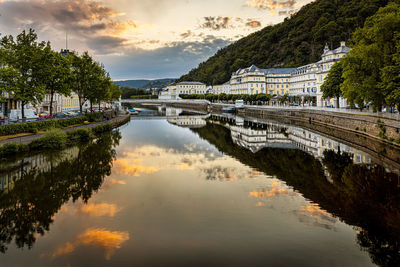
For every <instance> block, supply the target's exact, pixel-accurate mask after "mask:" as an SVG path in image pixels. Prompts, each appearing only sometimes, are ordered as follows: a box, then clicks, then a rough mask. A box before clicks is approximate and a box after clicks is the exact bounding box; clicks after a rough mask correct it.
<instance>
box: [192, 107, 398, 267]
mask: <svg viewBox="0 0 400 267" xmlns="http://www.w3.org/2000/svg"><path fill="white" fill-rule="evenodd" d="M238 121H239V123H236V122H235V121H234V120H230V119H229V118H226V117H224V116H218V115H217V116H216V115H214V116H213V118H212V119H211V120H209V121H208V123H207V125H206V126H205V127H203V128H200V129H192V131H193V132H196V133H197V134H198V135H199V136H200V137H201V138H204V139H205V140H207V141H209V142H210V143H211V144H213V145H214V146H216V147H217V148H218V149H219V150H220V151H221V152H223V153H225V154H228V155H230V156H232V157H234V158H236V159H238V160H239V161H240V162H242V163H244V164H246V165H248V166H251V167H253V168H255V169H257V170H259V171H261V172H264V173H265V174H267V175H272V176H275V177H277V178H278V179H279V180H281V181H284V182H285V183H286V184H287V185H288V186H290V187H292V188H293V189H294V192H300V193H301V194H302V195H303V196H304V197H306V198H307V199H310V200H311V201H312V202H313V203H318V206H314V205H311V206H310V205H308V206H304V208H303V210H302V213H303V214H308V215H309V216H312V217H323V218H325V219H327V220H328V221H329V220H331V218H330V217H329V216H327V212H329V213H330V214H332V215H334V216H337V217H338V218H340V219H341V220H342V221H345V222H346V223H348V224H350V225H353V226H356V227H358V229H359V230H358V234H357V240H358V244H359V245H360V247H361V248H362V249H364V250H366V251H368V252H369V254H370V256H371V258H372V260H373V262H374V263H375V264H378V265H380V266H398V265H399V264H400V246H399V241H400V225H399V224H398V222H399V221H400V184H399V176H398V174H397V172H398V170H397V169H396V168H390V166H385V167H384V166H381V165H379V164H376V163H375V162H374V161H373V159H372V158H371V157H370V155H368V154H367V153H365V152H363V151H361V150H358V149H355V148H353V147H351V146H348V145H345V144H342V143H340V142H337V141H334V140H332V139H330V138H328V137H325V136H322V135H319V134H316V133H314V132H311V131H308V130H305V129H301V128H298V127H293V126H288V125H284V124H278V123H259V122H254V121H246V122H243V121H242V120H238ZM286 194H288V191H287V190H285V189H282V188H279V186H278V184H272V185H271V186H270V187H268V188H262V189H259V190H257V191H254V192H250V196H252V197H256V198H258V199H260V200H261V201H260V202H258V203H257V205H259V206H264V205H265V203H264V202H265V200H266V199H268V198H270V197H274V196H276V195H286ZM326 227H328V228H329V227H330V226H328V225H326Z"/></svg>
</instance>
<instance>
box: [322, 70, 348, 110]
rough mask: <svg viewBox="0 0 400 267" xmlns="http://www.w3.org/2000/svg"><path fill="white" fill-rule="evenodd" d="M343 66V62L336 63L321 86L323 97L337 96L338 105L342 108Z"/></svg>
mask: <svg viewBox="0 0 400 267" xmlns="http://www.w3.org/2000/svg"><path fill="white" fill-rule="evenodd" d="M342 75H343V66H342V63H341V62H337V63H335V64H334V65H333V66H332V68H331V70H330V71H329V73H328V76H327V77H326V79H325V82H324V84H323V85H322V86H321V91H322V93H323V95H322V96H323V98H325V99H329V98H336V105H337V106H336V107H337V108H340V103H339V98H340V97H341V96H342V91H341V90H340V86H341V84H342V83H343V81H344V79H343V78H342Z"/></svg>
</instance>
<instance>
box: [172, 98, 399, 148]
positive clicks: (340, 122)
mask: <svg viewBox="0 0 400 267" xmlns="http://www.w3.org/2000/svg"><path fill="white" fill-rule="evenodd" d="M166 105H168V106H171V107H177V108H184V109H185V108H186V109H194V110H198V111H202V112H221V109H222V108H224V107H227V106H229V105H227V104H218V103H212V104H206V103H190V102H188V103H182V102H180V103H178V102H177V103H166ZM237 114H238V115H240V116H251V117H256V118H278V119H279V118H281V119H290V120H294V121H299V122H302V123H306V124H316V125H319V126H322V127H326V128H331V129H334V130H338V129H340V130H342V131H348V132H351V133H353V134H357V135H359V136H366V137H369V138H372V139H376V140H379V141H381V142H386V143H392V144H394V145H396V146H399V147H400V116H393V117H392V118H390V117H382V116H378V115H374V114H372V113H371V114H369V113H361V112H360V113H350V112H345V111H343V112H340V111H336V110H334V109H332V111H326V110H312V109H301V108H289V107H282V108H278V107H267V106H251V107H250V106H246V107H244V108H241V109H238V110H237ZM396 117H397V118H396Z"/></svg>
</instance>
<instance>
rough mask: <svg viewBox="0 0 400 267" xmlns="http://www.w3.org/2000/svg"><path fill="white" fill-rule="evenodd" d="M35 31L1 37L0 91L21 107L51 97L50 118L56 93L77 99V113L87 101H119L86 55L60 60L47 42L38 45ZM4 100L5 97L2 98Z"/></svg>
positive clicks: (99, 67)
mask: <svg viewBox="0 0 400 267" xmlns="http://www.w3.org/2000/svg"><path fill="white" fill-rule="evenodd" d="M37 39H38V36H37V35H36V33H35V31H34V30H32V29H30V30H29V32H26V31H25V30H24V31H22V33H20V34H19V35H18V36H17V37H16V38H14V37H13V36H11V35H9V36H4V37H3V38H2V39H1V41H0V80H1V81H2V82H1V83H0V90H2V91H5V92H7V93H8V94H9V95H10V97H11V98H12V99H13V100H15V101H19V102H20V103H21V107H22V108H21V113H22V117H23V118H25V112H24V106H25V105H26V104H28V103H31V104H33V105H35V104H38V103H41V101H42V100H43V98H44V96H45V94H49V95H50V105H49V106H50V116H52V115H53V108H52V103H53V97H54V94H56V93H59V94H61V95H64V96H68V95H70V94H71V92H75V93H76V94H77V95H78V96H79V105H80V111H81V113H82V106H83V105H84V104H85V102H86V101H87V100H90V104H91V105H92V104H94V103H98V104H99V105H100V103H101V101H111V100H115V99H118V98H119V96H120V95H121V92H120V90H119V88H118V86H117V85H115V84H113V83H112V81H111V79H110V77H109V75H108V73H107V72H106V71H105V69H104V66H103V65H102V64H100V63H98V62H95V61H94V60H93V58H92V57H91V56H90V55H89V54H88V53H87V52H85V53H83V55H82V56H79V55H77V54H74V53H71V54H69V55H67V56H65V57H63V56H62V55H61V54H60V53H58V52H54V51H53V50H52V49H51V46H50V43H49V42H37ZM1 100H2V101H4V100H5V98H4V97H2V98H1Z"/></svg>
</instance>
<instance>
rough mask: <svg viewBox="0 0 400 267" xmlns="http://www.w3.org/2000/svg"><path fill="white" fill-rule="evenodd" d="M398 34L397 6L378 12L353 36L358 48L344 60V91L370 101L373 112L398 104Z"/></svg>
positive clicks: (399, 21)
mask: <svg viewBox="0 0 400 267" xmlns="http://www.w3.org/2000/svg"><path fill="white" fill-rule="evenodd" d="M399 34H400V5H399V4H397V3H389V4H388V5H387V6H386V7H384V8H381V9H379V11H378V12H377V13H376V14H375V15H373V16H371V17H370V18H368V19H367V20H366V22H365V25H364V27H363V28H360V29H358V30H357V31H356V32H355V33H354V36H353V41H354V43H355V45H354V47H353V49H352V51H351V52H350V53H349V54H348V55H347V56H346V57H345V58H344V59H343V78H344V82H343V85H342V91H343V94H344V96H345V97H346V98H349V99H350V101H352V100H354V99H356V100H358V101H359V102H361V101H365V102H371V104H372V106H373V108H374V110H381V109H382V106H383V105H384V104H389V105H393V102H398V101H399V95H400V93H399V90H400V89H399V86H398V85H399V73H400V72H399V71H400V68H399V60H398V55H399V54H398V45H399V38H398V36H399Z"/></svg>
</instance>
